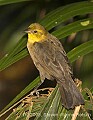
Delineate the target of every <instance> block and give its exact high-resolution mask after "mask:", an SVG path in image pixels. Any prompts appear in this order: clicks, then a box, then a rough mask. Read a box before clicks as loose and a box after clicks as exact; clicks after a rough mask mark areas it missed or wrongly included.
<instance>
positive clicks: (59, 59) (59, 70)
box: [26, 23, 84, 109]
mask: <svg viewBox="0 0 93 120" xmlns="http://www.w3.org/2000/svg"><path fill="white" fill-rule="evenodd" d="M26 32H27V33H28V42H27V48H28V51H29V53H30V55H31V58H32V60H33V62H34V64H35V66H36V67H37V69H38V70H39V73H40V78H41V82H43V81H44V80H45V78H47V79H49V80H54V79H55V80H56V81H57V83H58V86H59V90H60V94H61V100H62V105H63V106H64V107H65V108H67V109H70V108H74V107H75V106H78V105H81V104H84V99H83V97H82V95H81V93H80V91H79V90H78V88H77V87H76V85H75V83H74V79H73V73H72V71H71V67H70V64H69V60H68V58H67V55H66V52H65V51H64V48H63V46H62V44H61V43H60V41H59V40H58V39H57V38H56V37H55V36H53V35H52V34H50V33H49V32H48V31H46V30H45V28H44V27H43V26H41V25H40V24H38V23H33V24H31V25H30V26H29V27H28V29H27V30H26Z"/></svg>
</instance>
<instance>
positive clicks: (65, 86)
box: [57, 80, 84, 109]
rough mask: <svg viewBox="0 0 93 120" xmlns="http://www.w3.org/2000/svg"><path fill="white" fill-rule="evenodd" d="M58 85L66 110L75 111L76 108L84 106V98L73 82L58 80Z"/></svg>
mask: <svg viewBox="0 0 93 120" xmlns="http://www.w3.org/2000/svg"><path fill="white" fill-rule="evenodd" d="M57 83H58V86H59V90H60V94H61V100H62V105H63V106H64V107H65V108H67V109H70V108H72V109H73V108H74V107H75V106H79V105H82V104H84V99H83V96H82V95H81V93H80V91H79V90H78V88H77V86H76V85H75V83H74V81H73V80H69V81H68V80H67V82H66V81H63V80H57Z"/></svg>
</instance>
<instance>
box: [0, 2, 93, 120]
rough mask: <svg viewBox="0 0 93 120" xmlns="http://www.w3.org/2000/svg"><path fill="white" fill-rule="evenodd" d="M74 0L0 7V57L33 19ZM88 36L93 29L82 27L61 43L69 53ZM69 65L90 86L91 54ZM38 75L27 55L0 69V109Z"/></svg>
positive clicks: (91, 74) (92, 54)
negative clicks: (82, 29) (81, 29)
mask: <svg viewBox="0 0 93 120" xmlns="http://www.w3.org/2000/svg"><path fill="white" fill-rule="evenodd" d="M78 1H82V0H70V1H69V0H29V1H26V2H19V3H14V4H7V5H2V6H0V59H1V58H2V57H3V56H4V55H7V53H8V52H9V51H10V50H11V49H12V48H13V47H14V46H15V44H16V43H17V42H18V40H20V38H21V37H22V36H23V35H24V34H25V33H24V29H26V28H27V27H28V26H29V25H30V24H31V23H33V22H37V21H38V20H40V19H42V18H43V17H44V16H45V15H46V14H47V13H49V12H50V11H52V10H54V9H56V8H58V7H60V6H64V5H66V4H69V3H73V2H78ZM87 16H93V14H90V15H83V16H77V17H75V18H73V19H70V20H69V21H67V22H65V23H64V25H66V24H68V23H70V22H73V21H76V20H79V19H82V18H87ZM51 32H52V31H51ZM92 38H93V30H86V31H81V32H78V33H75V34H72V35H70V36H69V37H67V38H65V39H63V40H61V42H62V44H63V46H64V48H65V50H66V52H69V51H70V50H71V49H73V48H74V47H76V46H78V45H80V44H82V43H84V42H86V41H88V40H90V39H92ZM72 67H73V72H74V75H75V77H77V78H79V79H80V80H82V81H83V88H85V87H88V88H89V89H90V88H91V87H92V86H93V53H90V54H88V55H86V56H84V57H80V58H79V59H78V60H77V61H75V62H74V63H73V64H72ZM38 75H39V74H38V71H37V70H36V68H35V66H34V65H33V62H32V60H31V58H30V56H27V57H25V58H24V59H21V60H20V61H18V62H16V63H15V64H13V65H11V66H10V67H8V68H7V69H5V70H3V71H2V72H0V110H1V109H3V108H4V107H5V106H6V105H7V104H8V103H9V102H10V101H11V100H12V99H13V98H14V97H15V96H16V95H17V94H18V93H20V92H21V91H22V90H23V89H24V88H25V87H26V86H27V85H28V84H29V83H30V82H31V81H32V80H34V79H35V78H36V77H37V76H38ZM50 83H51V82H50ZM45 86H46V85H45V83H44V87H45ZM3 119H4V117H3V118H2V120H3Z"/></svg>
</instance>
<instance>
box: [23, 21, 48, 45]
mask: <svg viewBox="0 0 93 120" xmlns="http://www.w3.org/2000/svg"><path fill="white" fill-rule="evenodd" d="M25 32H26V33H28V43H32V44H33V43H34V42H39V41H43V40H45V39H46V35H47V31H46V30H45V28H44V27H43V26H41V25H40V24H38V23H33V24H31V25H30V26H29V27H28V29H27V30H26V31H25Z"/></svg>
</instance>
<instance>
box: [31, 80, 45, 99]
mask: <svg viewBox="0 0 93 120" xmlns="http://www.w3.org/2000/svg"><path fill="white" fill-rule="evenodd" d="M43 82H44V81H41V82H40V83H38V85H37V86H36V87H35V88H34V90H33V91H32V92H31V93H30V94H31V95H33V94H34V93H36V95H37V97H39V92H38V90H37V89H38V88H39V87H40V85H41V84H42V83H43Z"/></svg>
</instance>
